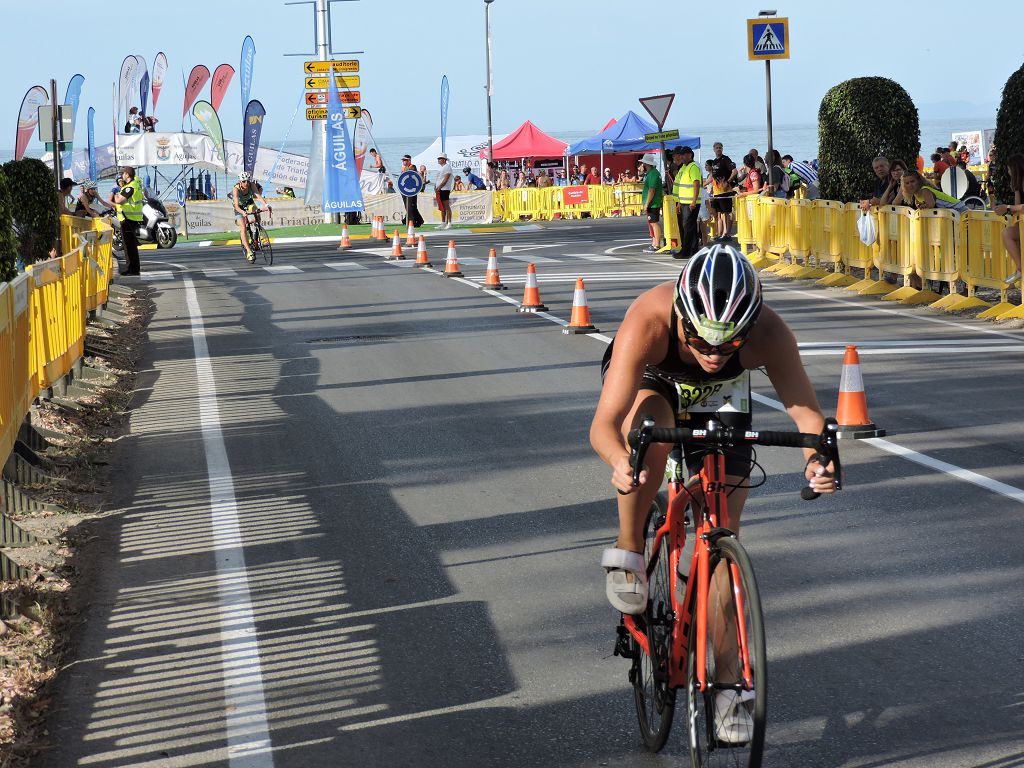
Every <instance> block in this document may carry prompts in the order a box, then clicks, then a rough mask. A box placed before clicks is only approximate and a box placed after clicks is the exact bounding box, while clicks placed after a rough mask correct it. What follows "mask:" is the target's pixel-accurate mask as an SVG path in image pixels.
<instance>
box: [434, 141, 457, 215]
mask: <svg viewBox="0 0 1024 768" xmlns="http://www.w3.org/2000/svg"><path fill="white" fill-rule="evenodd" d="M437 164H438V165H440V166H441V167H440V168H439V169H438V171H437V176H436V180H435V181H434V190H435V195H436V196H437V209H438V210H439V211H440V212H441V229H451V228H452V204H451V202H449V198H450V197H451V195H452V187H453V186H455V178H454V174H453V173H452V167H451V166H450V165H448V155H446V154H444V153H441V154H440V155H438V156H437Z"/></svg>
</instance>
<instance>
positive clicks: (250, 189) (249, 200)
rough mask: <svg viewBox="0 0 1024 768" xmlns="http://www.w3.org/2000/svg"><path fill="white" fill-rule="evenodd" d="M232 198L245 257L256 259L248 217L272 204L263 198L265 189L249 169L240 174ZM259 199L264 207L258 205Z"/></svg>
mask: <svg viewBox="0 0 1024 768" xmlns="http://www.w3.org/2000/svg"><path fill="white" fill-rule="evenodd" d="M231 199H232V202H233V204H234V206H235V222H236V223H237V224H238V234H239V236H240V237H241V239H242V248H243V249H244V250H245V258H246V259H248V260H249V261H255V259H256V257H255V256H253V254H252V243H250V242H249V226H248V221H247V217H248V214H250V213H256V214H257V215H259V211H261V210H263V209H264V208H266V209H267V210H269V209H270V206H268V205H267V201H266V200H264V199H263V191H262V190H261V189H260V188H259V185H258V184H257V183H256V182H255V181H254V180H253V178H252V174H251V173H249V172H247V171H242V172H241V173H240V174H238V183H237V184H235V187H234V189H232V190H231ZM257 200H258V201H259V202H260V203H261V204H262V205H263V206H264V208H257V207H256V201H257Z"/></svg>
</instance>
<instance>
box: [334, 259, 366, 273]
mask: <svg viewBox="0 0 1024 768" xmlns="http://www.w3.org/2000/svg"><path fill="white" fill-rule="evenodd" d="M324 266H325V267H327V268H328V269H333V270H335V271H336V272H347V271H348V270H351V269H369V267H367V266H366V265H365V264H359V263H358V262H355V261H328V262H325V263H324Z"/></svg>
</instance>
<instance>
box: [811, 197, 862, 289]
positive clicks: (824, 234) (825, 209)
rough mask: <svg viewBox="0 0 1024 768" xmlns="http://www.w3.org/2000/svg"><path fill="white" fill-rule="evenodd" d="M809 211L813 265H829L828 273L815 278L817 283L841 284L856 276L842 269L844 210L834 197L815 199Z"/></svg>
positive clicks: (850, 282)
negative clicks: (829, 270)
mask: <svg viewBox="0 0 1024 768" xmlns="http://www.w3.org/2000/svg"><path fill="white" fill-rule="evenodd" d="M812 205H813V206H814V207H813V211H812V215H811V253H812V254H813V256H814V261H815V263H816V264H817V266H819V267H822V268H824V266H825V265H826V264H828V265H830V266H831V269H832V270H833V271H832V274H830V275H828V276H827V277H823V278H821V279H820V280H818V284H819V285H830V286H845V285H850V284H852V283H855V282H856V280H855V279H854V278H852V277H850V275H849V274H846V273H845V272H844V271H843V246H844V241H843V235H844V228H843V227H844V222H845V221H846V211H845V209H844V208H843V204H842V203H839V202H836V201H835V200H815V201H814V202H813V203H812Z"/></svg>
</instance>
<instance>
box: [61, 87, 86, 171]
mask: <svg viewBox="0 0 1024 768" xmlns="http://www.w3.org/2000/svg"><path fill="white" fill-rule="evenodd" d="M84 83H85V76H84V75H75V76H74V77H72V78H71V79H70V80H69V81H68V90H67V93H66V94H65V96H64V103H65V104H70V105H71V125H72V126H74V125H76V124H77V120H78V102H79V101H81V99H82V85H83V84H84ZM60 162H61V167H63V168H64V169H65V170H70V168H71V152H61V153H60Z"/></svg>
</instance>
